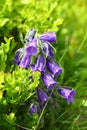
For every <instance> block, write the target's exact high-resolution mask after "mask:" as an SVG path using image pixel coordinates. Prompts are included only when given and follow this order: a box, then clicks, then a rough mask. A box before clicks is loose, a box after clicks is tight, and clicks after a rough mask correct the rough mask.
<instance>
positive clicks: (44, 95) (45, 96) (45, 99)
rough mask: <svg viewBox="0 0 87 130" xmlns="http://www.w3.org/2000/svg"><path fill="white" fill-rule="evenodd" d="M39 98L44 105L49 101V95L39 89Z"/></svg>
mask: <svg viewBox="0 0 87 130" xmlns="http://www.w3.org/2000/svg"><path fill="white" fill-rule="evenodd" d="M37 96H38V98H39V100H40V101H41V102H42V103H45V102H46V101H47V99H48V95H47V94H46V92H44V91H43V90H42V89H40V88H37Z"/></svg>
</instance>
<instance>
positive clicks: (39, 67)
mask: <svg viewBox="0 0 87 130" xmlns="http://www.w3.org/2000/svg"><path fill="white" fill-rule="evenodd" d="M31 67H32V69H33V71H40V72H44V71H45V58H44V56H43V55H39V56H38V57H37V58H36V62H35V64H34V65H32V66H31Z"/></svg>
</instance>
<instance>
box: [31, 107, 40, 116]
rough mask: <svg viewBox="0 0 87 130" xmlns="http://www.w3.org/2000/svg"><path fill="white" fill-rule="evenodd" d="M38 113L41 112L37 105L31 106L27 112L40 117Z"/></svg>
mask: <svg viewBox="0 0 87 130" xmlns="http://www.w3.org/2000/svg"><path fill="white" fill-rule="evenodd" d="M40 112H41V108H40V105H39V104H33V105H32V106H31V108H30V110H29V113H30V114H33V113H36V114H38V115H40Z"/></svg>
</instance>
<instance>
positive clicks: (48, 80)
mask: <svg viewBox="0 0 87 130" xmlns="http://www.w3.org/2000/svg"><path fill="white" fill-rule="evenodd" d="M41 78H42V81H43V83H44V84H45V85H46V86H47V88H48V89H52V88H53V87H54V86H55V85H56V84H57V82H55V81H54V79H53V78H52V76H51V75H50V74H49V73H43V74H42V75H41Z"/></svg>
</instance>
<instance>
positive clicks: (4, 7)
mask: <svg viewBox="0 0 87 130" xmlns="http://www.w3.org/2000/svg"><path fill="white" fill-rule="evenodd" d="M31 28H35V29H36V30H37V32H38V33H39V34H41V33H44V32H49V31H50V32H51V31H55V32H56V34H57V42H56V43H55V44H53V46H54V47H55V48H56V50H57V53H56V56H55V59H56V61H57V62H58V63H59V65H60V66H61V67H62V68H64V71H63V74H62V75H61V76H60V77H59V79H58V81H59V82H60V84H61V85H64V86H69V87H71V88H74V89H75V90H76V96H75V101H74V103H72V104H70V105H68V104H67V103H66V102H65V100H62V99H60V101H59V99H58V102H59V103H60V107H59V109H56V107H54V108H53V111H52V110H50V108H49V111H46V113H45V114H44V117H43V118H44V122H43V121H42V122H41V123H40V126H39V128H38V129H41V130H61V129H62V130H87V0H66V1H64V0H0V45H1V46H0V71H1V72H2V71H3V72H5V73H8V72H9V73H11V72H12V71H13V70H14V69H15V70H16V67H15V66H14V65H13V64H14V63H13V61H12V60H13V58H14V55H15V51H16V50H17V49H18V48H20V47H22V46H23V43H22V41H23V38H24V36H25V34H26V33H27V32H28V30H29V29H31ZM2 48H3V49H4V53H3V52H2V50H3V49H2ZM1 75H2V73H1ZM1 75H0V77H2V76H1ZM2 93H3V92H2V87H1V86H0V99H1V98H3V96H2V95H3V94H2ZM1 118H2V117H0V120H1ZM28 123H29V122H28V119H27V123H26V126H25V127H28ZM22 124H23V123H22V122H21V125H22ZM31 125H32V124H31ZM6 129H7V127H6V128H4V126H3V128H2V127H1V129H0V130H6ZM10 129H11V130H15V128H14V129H13V128H12V127H11V128H8V130H10ZM19 130H20V129H19Z"/></svg>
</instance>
